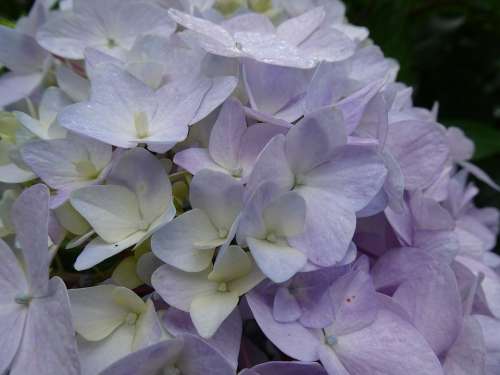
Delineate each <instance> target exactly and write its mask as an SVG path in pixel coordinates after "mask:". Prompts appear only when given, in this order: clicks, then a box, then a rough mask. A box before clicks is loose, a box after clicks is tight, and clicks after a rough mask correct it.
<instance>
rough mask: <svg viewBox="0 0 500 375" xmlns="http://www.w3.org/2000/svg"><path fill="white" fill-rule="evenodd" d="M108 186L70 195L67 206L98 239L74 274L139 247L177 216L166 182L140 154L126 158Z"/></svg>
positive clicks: (150, 158) (132, 153)
mask: <svg viewBox="0 0 500 375" xmlns="http://www.w3.org/2000/svg"><path fill="white" fill-rule="evenodd" d="M106 181H107V185H95V186H87V187H84V188H81V189H79V190H76V191H74V192H73V193H72V194H71V204H72V205H73V206H74V207H75V209H76V210H77V211H78V212H79V213H80V214H81V215H82V216H83V217H84V218H85V219H86V220H87V221H88V222H89V224H90V225H91V226H92V228H93V229H94V230H95V232H96V233H97V234H98V235H99V237H98V238H96V239H94V240H92V241H91V242H90V243H89V244H88V245H87V246H86V247H85V249H84V250H83V252H82V253H81V254H80V255H79V256H78V258H77V260H76V263H75V268H76V269H77V270H82V269H87V268H90V267H93V266H95V265H96V264H98V263H99V262H101V261H103V260H105V259H107V258H109V257H112V256H113V255H115V254H118V253H119V252H121V251H123V250H125V249H127V248H128V247H131V246H134V245H136V244H139V243H141V242H142V241H144V240H145V239H147V238H149V236H151V234H152V233H153V232H154V231H155V230H157V229H158V228H159V227H160V226H162V225H163V224H165V223H167V222H169V221H170V220H172V218H173V217H174V215H175V207H174V204H173V199H172V187H171V184H170V181H169V179H168V176H167V174H166V172H165V170H164V168H163V166H162V164H161V162H160V161H158V159H156V158H155V157H154V156H153V155H152V154H150V153H149V152H148V151H146V150H144V149H141V148H137V149H134V150H130V151H128V152H127V153H125V154H124V155H123V156H122V157H121V158H120V160H118V162H117V163H116V165H115V166H114V168H113V170H112V171H111V173H110V174H109V176H108V178H107V180H106Z"/></svg>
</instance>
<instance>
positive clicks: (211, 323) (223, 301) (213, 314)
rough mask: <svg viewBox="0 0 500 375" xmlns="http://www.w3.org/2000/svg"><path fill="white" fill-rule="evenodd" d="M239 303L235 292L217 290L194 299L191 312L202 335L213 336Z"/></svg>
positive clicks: (194, 322)
mask: <svg viewBox="0 0 500 375" xmlns="http://www.w3.org/2000/svg"><path fill="white" fill-rule="evenodd" d="M237 304H238V295H237V294H236V293H234V292H224V293H219V292H215V293H213V294H206V295H202V296H197V297H195V298H194V299H193V302H192V303H191V307H190V308H189V314H190V315H191V319H192V320H193V324H194V326H195V327H196V330H197V331H198V333H199V334H200V336H201V337H205V338H207V337H212V336H213V335H214V333H215V332H216V331H217V329H219V327H220V325H221V324H222V323H223V322H224V320H226V318H227V317H228V316H229V314H231V312H232V311H233V310H234V308H235V307H236V305H237Z"/></svg>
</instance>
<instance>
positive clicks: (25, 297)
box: [14, 294, 33, 306]
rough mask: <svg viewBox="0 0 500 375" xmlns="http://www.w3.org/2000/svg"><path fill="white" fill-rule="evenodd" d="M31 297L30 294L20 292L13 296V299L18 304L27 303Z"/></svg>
mask: <svg viewBox="0 0 500 375" xmlns="http://www.w3.org/2000/svg"><path fill="white" fill-rule="evenodd" d="M32 299H33V297H32V296H30V295H29V294H21V295H19V296H16V298H14V301H16V303H18V304H19V305H26V306H27V305H29V304H30V302H31V300H32Z"/></svg>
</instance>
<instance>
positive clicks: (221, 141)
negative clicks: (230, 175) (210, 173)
mask: <svg viewBox="0 0 500 375" xmlns="http://www.w3.org/2000/svg"><path fill="white" fill-rule="evenodd" d="M246 128H247V125H246V121H245V113H244V112H243V107H242V105H241V103H240V102H239V101H238V100H236V99H229V100H227V101H226V102H225V103H224V105H223V106H222V108H221V111H220V113H219V116H218V117H217V121H216V122H215V124H214V126H213V128H212V132H211V133H210V141H209V145H208V151H209V153H210V156H211V157H212V159H213V160H214V161H215V162H216V163H217V164H219V165H220V166H222V167H224V168H225V169H227V170H229V171H236V170H237V169H238V168H239V167H240V165H239V160H238V159H239V158H238V154H239V151H240V147H241V142H242V137H243V134H244V133H245V131H246Z"/></svg>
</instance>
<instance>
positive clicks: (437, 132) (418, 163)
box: [386, 120, 449, 190]
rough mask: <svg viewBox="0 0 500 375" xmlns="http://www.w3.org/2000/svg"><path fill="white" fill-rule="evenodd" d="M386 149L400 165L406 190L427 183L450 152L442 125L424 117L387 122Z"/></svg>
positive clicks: (437, 172)
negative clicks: (422, 119) (419, 119)
mask: <svg viewBox="0 0 500 375" xmlns="http://www.w3.org/2000/svg"><path fill="white" fill-rule="evenodd" d="M386 149H387V150H388V151H389V152H390V153H391V154H392V155H393V156H394V158H395V159H396V160H397V161H398V163H399V165H400V167H401V171H402V172H403V175H404V178H405V188H406V190H415V189H418V188H424V187H426V186H429V184H431V183H432V181H433V180H434V179H435V178H436V177H437V176H438V175H439V173H440V172H441V169H442V168H443V167H444V164H445V163H446V160H447V159H448V156H449V147H448V140H447V139H446V134H445V132H444V130H443V128H442V127H441V126H440V125H439V124H436V123H433V122H426V121H417V120H407V121H400V122H396V123H392V124H389V133H388V135H387V141H386Z"/></svg>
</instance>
